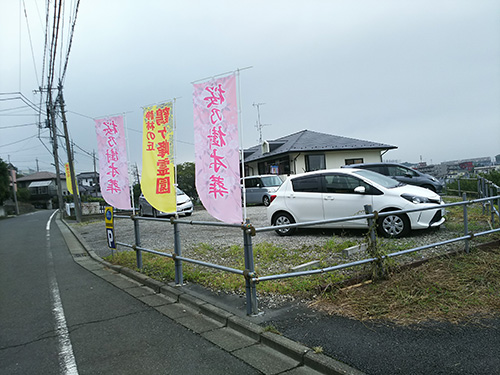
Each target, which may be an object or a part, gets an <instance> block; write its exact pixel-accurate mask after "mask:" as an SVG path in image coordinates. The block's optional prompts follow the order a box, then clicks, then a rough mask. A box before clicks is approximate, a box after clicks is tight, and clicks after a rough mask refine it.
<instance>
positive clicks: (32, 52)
mask: <svg viewBox="0 0 500 375" xmlns="http://www.w3.org/2000/svg"><path fill="white" fill-rule="evenodd" d="M23 7H24V17H25V19H26V27H27V29H28V38H29V41H30V47H31V57H32V59H33V67H34V69H35V77H36V82H37V84H38V85H40V80H39V79H38V72H37V70H36V62H35V52H34V51H33V41H32V40H31V30H30V23H29V20H28V12H27V11H26V3H25V2H24V0H23Z"/></svg>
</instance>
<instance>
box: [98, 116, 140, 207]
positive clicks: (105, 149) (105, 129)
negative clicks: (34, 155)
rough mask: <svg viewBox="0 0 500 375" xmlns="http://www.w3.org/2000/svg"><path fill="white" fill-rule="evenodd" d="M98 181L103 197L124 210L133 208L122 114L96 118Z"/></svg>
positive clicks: (110, 203)
mask: <svg viewBox="0 0 500 375" xmlns="http://www.w3.org/2000/svg"><path fill="white" fill-rule="evenodd" d="M95 131H96V134H97V148H98V153H99V182H100V184H101V194H102V197H103V198H104V200H105V201H106V202H107V203H108V204H109V205H111V206H113V207H116V208H120V209H123V210H129V209H131V208H132V206H131V202H130V184H129V179H128V164H127V146H126V140H125V132H124V127H123V116H115V117H109V118H105V119H100V120H95Z"/></svg>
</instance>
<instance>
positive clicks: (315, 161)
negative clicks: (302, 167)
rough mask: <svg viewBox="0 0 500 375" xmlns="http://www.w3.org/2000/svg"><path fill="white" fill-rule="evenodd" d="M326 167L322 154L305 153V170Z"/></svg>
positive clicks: (309, 170) (316, 169)
mask: <svg viewBox="0 0 500 375" xmlns="http://www.w3.org/2000/svg"><path fill="white" fill-rule="evenodd" d="M321 169H326V162H325V155H324V154H311V155H306V172H311V171H318V170H321Z"/></svg>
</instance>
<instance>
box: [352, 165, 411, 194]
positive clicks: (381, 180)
mask: <svg viewBox="0 0 500 375" xmlns="http://www.w3.org/2000/svg"><path fill="white" fill-rule="evenodd" d="M354 173H355V174H357V175H359V176H361V177H364V178H367V179H368V180H370V181H373V182H375V183H376V184H379V185H381V186H383V187H385V188H387V189H392V188H395V187H398V186H401V185H404V184H401V183H400V182H399V181H396V180H394V179H392V178H390V177H386V176H384V175H382V174H380V173H377V172H372V171H369V170H366V169H362V170H359V171H356V172H354Z"/></svg>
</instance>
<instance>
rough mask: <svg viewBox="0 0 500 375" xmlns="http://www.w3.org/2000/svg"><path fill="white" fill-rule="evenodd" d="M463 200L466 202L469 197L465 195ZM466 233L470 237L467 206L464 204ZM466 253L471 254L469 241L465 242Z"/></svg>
mask: <svg viewBox="0 0 500 375" xmlns="http://www.w3.org/2000/svg"><path fill="white" fill-rule="evenodd" d="M462 200H463V201H464V202H465V201H466V200H467V195H466V194H465V193H464V194H463V196H462ZM464 233H465V235H466V236H468V235H469V221H468V218H467V204H464ZM465 252H466V253H468V252H469V240H465Z"/></svg>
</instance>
